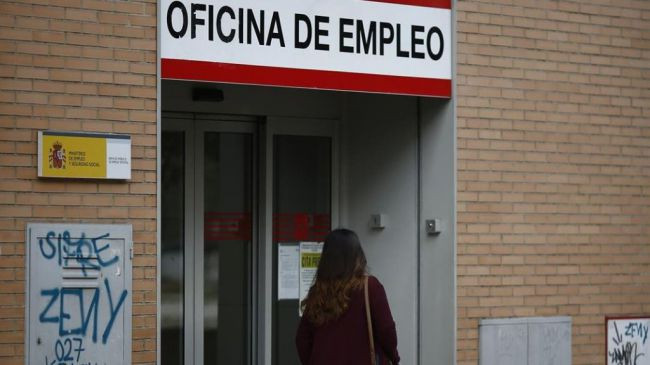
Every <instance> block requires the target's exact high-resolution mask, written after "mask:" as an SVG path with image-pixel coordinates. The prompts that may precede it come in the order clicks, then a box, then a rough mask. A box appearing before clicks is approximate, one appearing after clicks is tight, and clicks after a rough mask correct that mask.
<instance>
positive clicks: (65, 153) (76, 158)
mask: <svg viewBox="0 0 650 365" xmlns="http://www.w3.org/2000/svg"><path fill="white" fill-rule="evenodd" d="M38 176H39V177H58V178H82V179H130V178H131V136H129V135H124V134H98V133H81V132H54V131H39V132H38Z"/></svg>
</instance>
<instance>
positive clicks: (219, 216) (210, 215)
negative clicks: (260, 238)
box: [204, 212, 251, 241]
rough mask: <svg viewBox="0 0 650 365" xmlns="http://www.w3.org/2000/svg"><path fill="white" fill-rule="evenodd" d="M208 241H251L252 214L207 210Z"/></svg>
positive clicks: (206, 229)
mask: <svg viewBox="0 0 650 365" xmlns="http://www.w3.org/2000/svg"><path fill="white" fill-rule="evenodd" d="M204 222H205V224H204V232H205V236H204V239H205V240H206V241H250V239H251V214H250V213H246V212H206V213H205V221H204Z"/></svg>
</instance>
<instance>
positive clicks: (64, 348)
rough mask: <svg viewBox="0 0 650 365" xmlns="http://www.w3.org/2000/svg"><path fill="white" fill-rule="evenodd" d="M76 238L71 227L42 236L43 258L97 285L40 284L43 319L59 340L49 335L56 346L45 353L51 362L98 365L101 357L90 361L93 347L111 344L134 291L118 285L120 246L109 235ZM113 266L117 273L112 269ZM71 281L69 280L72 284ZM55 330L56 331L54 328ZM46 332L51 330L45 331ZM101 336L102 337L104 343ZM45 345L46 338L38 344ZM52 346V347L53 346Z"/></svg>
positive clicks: (39, 312)
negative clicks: (113, 246) (113, 243)
mask: <svg viewBox="0 0 650 365" xmlns="http://www.w3.org/2000/svg"><path fill="white" fill-rule="evenodd" d="M76 237H80V238H73V236H72V235H71V234H70V232H68V231H64V232H61V233H55V232H54V231H50V232H48V233H47V235H45V237H43V238H40V239H39V240H38V247H39V251H40V254H41V257H42V259H41V260H43V259H44V260H45V262H46V263H48V262H49V263H51V264H53V265H56V266H58V267H60V268H61V269H62V270H73V271H74V272H76V273H77V274H76V275H79V276H76V278H78V279H79V280H77V279H72V280H73V281H74V280H77V282H79V281H83V282H89V283H92V285H89V286H87V287H86V286H78V285H75V284H74V282H73V283H72V284H71V283H70V282H66V279H65V276H63V277H62V281H61V282H60V284H57V285H55V286H49V285H48V286H46V287H42V288H39V291H38V293H40V297H41V298H42V300H41V301H40V303H42V304H40V306H41V307H40V308H37V309H36V310H37V312H36V313H38V321H39V323H41V324H43V325H45V326H50V325H51V326H56V327H47V328H52V329H53V330H54V332H53V333H54V334H55V336H56V337H55V338H48V339H47V340H48V341H47V343H48V344H52V345H53V347H52V348H51V350H50V351H49V354H47V355H46V356H45V364H46V365H96V364H104V363H105V359H104V360H101V361H97V360H94V359H93V360H89V359H88V357H90V356H91V355H92V352H93V351H92V350H91V348H92V347H93V346H95V344H96V345H99V346H105V345H106V344H107V343H108V342H109V341H110V337H111V332H112V330H113V328H114V325H115V323H116V320H118V318H119V316H120V315H121V314H122V313H123V312H124V306H125V302H126V299H127V297H128V290H126V289H121V288H119V289H115V281H113V279H114V278H117V277H119V275H120V274H119V273H120V265H119V264H120V256H119V253H120V252H121V250H119V249H111V241H110V240H109V233H106V234H102V235H99V236H97V237H93V238H88V237H87V236H86V234H84V233H81V234H80V235H77V236H76ZM109 267H115V268H116V271H114V272H113V270H111V272H108V270H105V269H106V268H109ZM66 283H67V284H66ZM49 333H52V332H49ZM41 336H45V332H44V333H43V334H42V335H41ZM100 336H101V341H100ZM41 343H42V340H41V337H39V338H38V344H39V345H40V344H41ZM48 346H50V345H48Z"/></svg>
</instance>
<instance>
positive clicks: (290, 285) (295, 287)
mask: <svg viewBox="0 0 650 365" xmlns="http://www.w3.org/2000/svg"><path fill="white" fill-rule="evenodd" d="M299 263H300V247H299V246H298V245H297V244H295V243H280V244H279V245H278V300H283V299H298V296H299V288H300V284H299V281H300V269H299Z"/></svg>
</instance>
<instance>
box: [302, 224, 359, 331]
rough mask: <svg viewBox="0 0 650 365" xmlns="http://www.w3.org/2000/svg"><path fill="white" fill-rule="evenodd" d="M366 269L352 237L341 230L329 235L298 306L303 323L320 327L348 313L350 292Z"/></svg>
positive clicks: (357, 238)
mask: <svg viewBox="0 0 650 365" xmlns="http://www.w3.org/2000/svg"><path fill="white" fill-rule="evenodd" d="M366 266H367V262H366V255H365V254H364V253H363V249H362V248H361V243H360V242H359V237H358V236H357V234H356V233H354V232H353V231H351V230H349V229H344V228H340V229H335V230H333V231H332V232H330V233H329V234H328V235H327V237H326V238H325V244H324V245H323V253H322V255H321V258H320V262H319V263H318V270H317V271H316V280H315V282H314V285H313V286H312V287H311V288H310V289H309V293H308V294H307V297H306V298H305V299H304V300H303V301H302V303H300V305H301V308H302V310H303V313H304V315H305V316H306V317H307V319H309V321H310V322H312V323H313V324H314V325H316V326H320V325H322V324H324V323H326V322H328V321H331V320H334V319H337V318H338V317H340V316H341V315H342V314H343V313H344V312H345V311H346V310H347V309H348V302H349V301H350V291H351V290H354V289H360V288H361V287H362V286H363V277H364V275H366Z"/></svg>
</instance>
